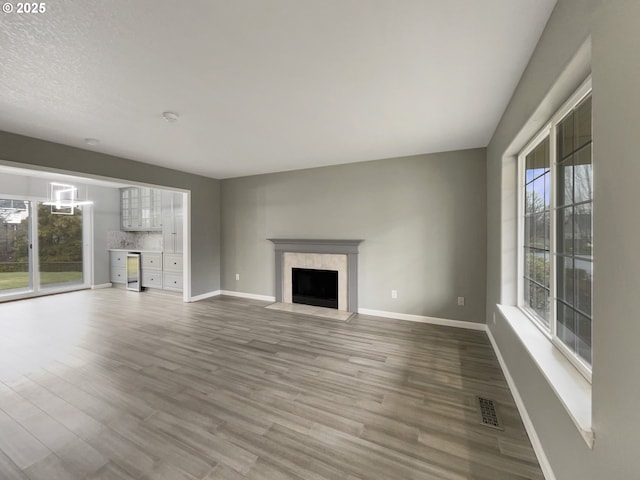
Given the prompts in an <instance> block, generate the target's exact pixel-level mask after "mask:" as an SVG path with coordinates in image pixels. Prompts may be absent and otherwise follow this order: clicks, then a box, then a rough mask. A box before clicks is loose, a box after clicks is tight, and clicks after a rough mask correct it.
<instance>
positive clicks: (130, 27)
mask: <svg viewBox="0 0 640 480" xmlns="http://www.w3.org/2000/svg"><path fill="white" fill-rule="evenodd" d="M554 4H555V0H393V1H390V0H189V1H175V0H172V1H169V0H136V1H131V0H102V1H98V2H93V1H91V2H88V1H86V0H58V1H53V2H46V11H45V12H44V13H30V14H26V13H22V14H20V13H17V12H15V11H14V12H13V13H6V14H1V15H0V27H1V28H0V65H1V66H2V68H1V70H0V129H1V130H6V131H9V132H14V133H20V134H23V135H29V136H32V137H36V138H41V139H46V140H51V141H55V142H59V143H63V144H67V145H72V146H77V147H80V148H86V149H90V150H96V151H100V152H104V153H109V154H114V155H119V156H123V157H127V158H131V159H134V160H139V161H142V162H147V163H151V164H156V165H162V166H166V167H171V168H176V169H179V170H183V171H188V172H192V173H198V174H202V175H206V176H210V177H215V178H228V177H235V176H242V175H249V174H255V173H265V172H275V171H283V170H293V169H299V168H308V167H315V166H322V165H332V164H339V163H348V162H358V161H364V160H374V159H381V158H390V157H397V156H405V155H413V154H420V153H429V152H437V151H447V150H455V149H464V148H473V147H481V146H486V145H487V143H488V141H489V139H490V137H491V135H492V133H493V131H494V129H495V127H496V125H497V123H498V121H499V119H500V117H501V115H502V112H503V111H504V109H505V107H506V105H507V102H508V100H509V98H510V97H511V95H512V93H513V90H514V88H515V86H516V85H517V82H518V80H519V78H520V76H521V74H522V72H523V70H524V68H525V66H526V64H527V62H528V60H529V57H530V55H531V53H532V51H533V49H534V47H535V45H536V43H537V41H538V39H539V37H540V34H541V33H542V30H543V28H544V25H545V23H546V21H547V19H548V17H549V15H550V13H551V10H552V9H553V7H554ZM166 111H170V112H174V113H176V114H178V116H179V118H178V121H177V122H173V123H170V122H167V121H165V120H163V118H162V113H163V112H166ZM87 138H94V139H98V140H99V143H98V144H97V145H89V144H87V142H86V139H87Z"/></svg>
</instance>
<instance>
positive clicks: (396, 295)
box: [391, 290, 398, 298]
mask: <svg viewBox="0 0 640 480" xmlns="http://www.w3.org/2000/svg"><path fill="white" fill-rule="evenodd" d="M391 298H398V291H397V290H391Z"/></svg>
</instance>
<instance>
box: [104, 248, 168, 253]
mask: <svg viewBox="0 0 640 480" xmlns="http://www.w3.org/2000/svg"><path fill="white" fill-rule="evenodd" d="M108 250H109V251H110V252H130V253H162V250H139V249H136V248H109V249H108Z"/></svg>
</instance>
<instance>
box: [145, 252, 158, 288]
mask: <svg viewBox="0 0 640 480" xmlns="http://www.w3.org/2000/svg"><path fill="white" fill-rule="evenodd" d="M140 263H141V264H142V286H143V287H151V288H162V254H161V253H150V252H142V253H141V255H140Z"/></svg>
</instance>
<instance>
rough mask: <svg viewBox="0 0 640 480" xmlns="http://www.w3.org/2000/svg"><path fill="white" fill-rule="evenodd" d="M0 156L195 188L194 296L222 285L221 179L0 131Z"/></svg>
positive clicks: (192, 225)
mask: <svg viewBox="0 0 640 480" xmlns="http://www.w3.org/2000/svg"><path fill="white" fill-rule="evenodd" d="M0 160H4V161H9V162H17V163H23V164H29V165H35V166H38V167H45V168H55V169H60V170H64V171H68V172H76V173H80V174H89V175H99V176H104V177H109V178H116V179H122V180H128V181H133V182H144V183H149V184H153V185H160V186H166V187H173V188H182V189H186V190H190V191H191V255H192V258H191V282H192V288H191V294H192V295H193V296H195V295H200V294H203V293H207V292H211V291H216V290H219V289H220V181H219V180H214V179H211V178H207V177H201V176H198V175H191V174H188V173H184V172H179V171H176V170H171V169H167V168H162V167H156V166H153V165H149V164H145V163H141V162H135V161H132V160H127V159H124V158H119V157H114V156H110V155H104V154H101V153H96V152H90V151H87V150H82V149H78V148H73V147H68V146H65V145H60V144H57V143H52V142H46V141H43V140H37V139H34V138H30V137H25V136H21V135H15V134H12V133H8V132H1V131H0Z"/></svg>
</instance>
